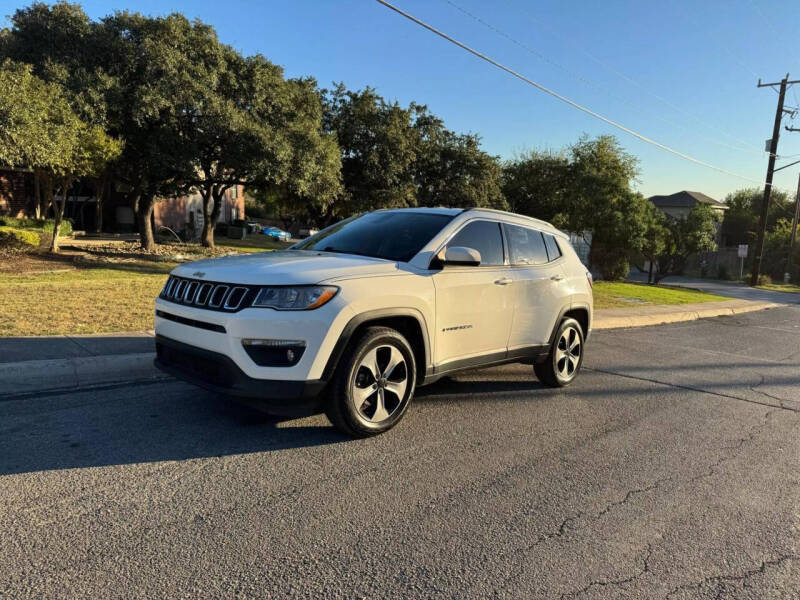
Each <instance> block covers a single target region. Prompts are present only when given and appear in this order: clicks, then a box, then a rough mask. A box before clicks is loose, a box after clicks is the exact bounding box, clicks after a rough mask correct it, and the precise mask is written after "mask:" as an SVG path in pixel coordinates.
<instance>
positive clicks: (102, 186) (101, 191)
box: [94, 173, 106, 233]
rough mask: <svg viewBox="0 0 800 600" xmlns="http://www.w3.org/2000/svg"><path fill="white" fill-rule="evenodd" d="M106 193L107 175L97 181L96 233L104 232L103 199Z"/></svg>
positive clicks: (95, 190) (95, 189) (95, 186)
mask: <svg viewBox="0 0 800 600" xmlns="http://www.w3.org/2000/svg"><path fill="white" fill-rule="evenodd" d="M105 192H106V175H105V173H104V174H103V175H101V176H100V177H98V178H97V179H95V184H94V195H95V198H97V206H96V207H95V215H94V230H95V233H100V232H101V231H102V230H103V197H104V196H105Z"/></svg>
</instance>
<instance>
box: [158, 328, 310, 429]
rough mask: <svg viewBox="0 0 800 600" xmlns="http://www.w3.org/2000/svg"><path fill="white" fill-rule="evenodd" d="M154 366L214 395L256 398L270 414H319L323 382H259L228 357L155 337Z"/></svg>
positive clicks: (165, 338)
mask: <svg viewBox="0 0 800 600" xmlns="http://www.w3.org/2000/svg"><path fill="white" fill-rule="evenodd" d="M154 362H155V365H156V367H158V368H159V369H161V370H162V371H164V372H165V373H168V374H170V375H172V376H173V377H177V378H178V379H182V380H184V381H188V382H189V383H193V384H195V385H198V386H200V387H202V388H205V389H207V390H211V391H213V392H217V393H221V394H228V395H231V396H236V397H240V398H254V399H258V400H259V404H260V405H263V407H264V408H265V409H266V410H268V411H269V412H271V413H273V414H277V415H285V416H300V415H308V414H313V413H315V412H319V410H320V408H321V398H320V394H321V392H322V390H323V389H324V388H325V382H324V381H321V380H311V381H293V380H279V379H256V378H253V377H250V376H249V375H247V374H246V373H245V372H244V371H242V370H241V369H240V368H239V367H238V366H237V365H236V363H235V362H234V361H233V360H231V359H230V358H229V357H227V356H225V355H224V354H220V353H218V352H212V351H210V350H205V349H203V348H198V347H196V346H192V345H190V344H184V343H183V342H179V341H177V340H173V339H171V338H168V337H165V336H163V335H156V359H155V361H154Z"/></svg>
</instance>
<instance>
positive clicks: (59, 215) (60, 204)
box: [50, 178, 70, 254]
mask: <svg viewBox="0 0 800 600" xmlns="http://www.w3.org/2000/svg"><path fill="white" fill-rule="evenodd" d="M69 186H70V181H69V179H66V178H65V179H63V180H62V182H61V200H57V201H56V200H53V204H54V206H53V209H54V212H55V222H54V223H53V239H52V241H51V242H50V252H52V253H53V254H55V253H57V252H58V234H59V233H60V232H61V221H62V220H63V217H64V207H65V206H66V204H67V193H68V191H69Z"/></svg>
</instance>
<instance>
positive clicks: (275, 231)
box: [261, 227, 292, 242]
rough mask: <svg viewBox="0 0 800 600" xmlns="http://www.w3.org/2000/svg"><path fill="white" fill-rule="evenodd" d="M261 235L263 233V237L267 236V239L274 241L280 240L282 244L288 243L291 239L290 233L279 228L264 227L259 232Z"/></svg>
mask: <svg viewBox="0 0 800 600" xmlns="http://www.w3.org/2000/svg"><path fill="white" fill-rule="evenodd" d="M261 233H263V234H264V235H268V236H269V237H271V238H274V239H276V240H281V241H283V242H288V241H289V240H290V239H292V234H291V233H289V232H288V231H284V230H283V229H280V228H279V227H265V228H264V229H263V230H262V231H261Z"/></svg>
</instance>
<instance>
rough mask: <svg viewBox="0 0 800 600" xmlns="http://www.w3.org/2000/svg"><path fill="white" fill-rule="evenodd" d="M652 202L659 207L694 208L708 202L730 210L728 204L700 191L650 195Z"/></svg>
mask: <svg viewBox="0 0 800 600" xmlns="http://www.w3.org/2000/svg"><path fill="white" fill-rule="evenodd" d="M649 200H650V202H652V203H653V204H655V205H656V206H657V207H658V208H661V209H664V208H692V207H694V206H697V205H698V204H707V205H709V206H710V207H712V208H716V209H718V210H728V205H727V204H725V203H724V202H720V201H719V200H714V198H711V197H710V196H706V195H705V194H701V193H700V192H688V191H686V190H683V191H682V192H676V193H674V194H670V195H669V196H650V198H649Z"/></svg>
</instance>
